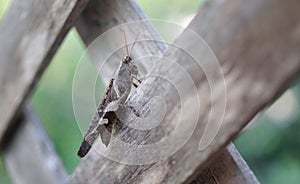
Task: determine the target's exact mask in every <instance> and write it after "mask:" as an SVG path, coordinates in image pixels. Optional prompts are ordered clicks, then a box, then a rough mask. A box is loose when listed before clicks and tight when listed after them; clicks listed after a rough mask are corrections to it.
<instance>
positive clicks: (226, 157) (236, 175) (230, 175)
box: [70, 1, 258, 183]
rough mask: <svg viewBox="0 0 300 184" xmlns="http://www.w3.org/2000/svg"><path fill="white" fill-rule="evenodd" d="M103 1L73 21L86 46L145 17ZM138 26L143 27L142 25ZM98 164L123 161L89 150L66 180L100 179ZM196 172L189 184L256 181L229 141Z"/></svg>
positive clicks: (130, 5) (106, 75)
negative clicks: (103, 34) (123, 24)
mask: <svg viewBox="0 0 300 184" xmlns="http://www.w3.org/2000/svg"><path fill="white" fill-rule="evenodd" d="M106 3H107V2H105V1H104V2H100V1H93V2H91V3H90V4H89V5H88V6H87V9H86V10H85V11H84V13H83V16H81V18H80V21H79V23H78V24H77V29H78V31H79V33H80V34H81V36H82V38H83V40H84V42H85V43H86V45H88V44H90V43H91V42H92V41H93V40H94V39H95V38H96V37H97V36H99V35H100V34H101V33H103V32H105V31H106V30H108V29H109V28H111V27H112V26H115V25H117V24H118V23H120V19H121V18H122V19H123V20H124V21H125V22H130V21H133V20H141V19H144V18H145V16H144V15H143V13H142V11H140V9H139V8H138V7H137V5H136V4H135V3H134V2H132V1H122V3H120V2H119V1H110V2H109V4H110V7H115V9H113V10H111V9H109V8H107V7H109V5H107V4H106ZM111 4H115V5H111ZM128 10H131V11H128ZM112 11H113V12H112ZM116 20H117V21H116ZM146 24H147V22H146ZM151 27H152V25H150V24H149V25H147V26H146V29H149V30H148V31H149V32H150V33H152V35H153V37H154V38H158V39H159V37H158V36H157V33H155V30H154V29H153V28H151ZM142 29H143V30H144V29H145V28H142ZM87 30H88V31H87ZM129 31H132V32H131V33H129V34H133V35H137V34H138V32H139V31H140V30H138V29H132V30H129ZM164 48H166V46H162V45H161V44H159V45H145V46H143V47H138V46H137V47H136V48H135V49H134V52H136V53H137V54H141V53H143V52H145V51H146V52H148V53H150V54H151V53H152V54H153V55H154V54H157V53H155V52H153V51H156V50H157V49H160V50H161V51H160V52H159V53H161V52H163V50H164ZM117 59H118V58H116V60H117ZM109 67H110V68H109V69H106V70H103V71H102V73H101V74H102V77H104V78H106V80H108V78H109V77H110V76H111V73H112V71H113V70H115V66H113V65H112V64H110V65H109ZM146 67H147V66H146ZM148 67H151V66H148ZM149 70H150V69H149ZM98 164H99V165H110V166H109V168H110V169H111V170H116V169H117V168H121V167H124V166H125V165H124V164H121V163H116V162H113V161H110V160H108V159H106V158H104V157H101V156H99V155H98V154H94V153H91V155H89V156H88V158H87V159H84V160H83V161H82V162H81V164H80V165H79V166H78V167H77V169H76V170H75V172H74V174H73V178H71V180H70V183H73V182H75V183H81V182H85V183H86V182H88V183H92V182H95V181H97V180H98V179H99V180H100V178H99V176H96V177H94V176H93V175H94V174H96V173H98V174H99V172H98V169H99V167H97V165H98ZM99 165H98V166H99ZM125 169H126V170H128V172H130V171H133V170H136V169H137V167H136V166H130V165H126V166H125ZM199 173H200V174H199ZM103 174H104V173H102V174H101V180H102V179H104V180H106V179H107V178H106V177H108V178H109V179H111V180H107V182H112V181H113V180H114V179H115V180H117V175H118V174H119V173H111V172H110V173H109V175H103ZM198 174H199V175H198V177H197V178H196V179H195V180H194V181H193V182H192V183H217V182H219V181H222V182H223V183H258V181H257V180H256V178H255V176H254V175H253V173H252V171H251V170H250V169H249V167H248V166H247V165H246V163H245V162H244V161H243V158H242V157H241V156H240V155H239V153H238V151H237V150H236V149H235V147H234V145H233V144H230V145H229V146H228V148H227V149H225V150H224V149H222V150H220V151H219V153H218V156H217V158H216V160H211V161H210V162H209V163H208V166H207V167H205V169H204V170H203V172H198ZM120 182H122V181H120ZM123 182H124V181H123Z"/></svg>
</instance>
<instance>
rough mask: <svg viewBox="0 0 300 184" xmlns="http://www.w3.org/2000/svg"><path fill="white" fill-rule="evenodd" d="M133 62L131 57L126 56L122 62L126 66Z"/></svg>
mask: <svg viewBox="0 0 300 184" xmlns="http://www.w3.org/2000/svg"><path fill="white" fill-rule="evenodd" d="M131 60H132V59H131V57H130V56H125V57H124V58H123V59H122V62H123V63H124V64H128V63H129V62H130V61H131Z"/></svg>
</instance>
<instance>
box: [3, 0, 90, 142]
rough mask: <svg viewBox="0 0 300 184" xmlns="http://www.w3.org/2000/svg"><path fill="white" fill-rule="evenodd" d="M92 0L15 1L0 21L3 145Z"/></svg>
mask: <svg viewBox="0 0 300 184" xmlns="http://www.w3.org/2000/svg"><path fill="white" fill-rule="evenodd" d="M87 2H88V0H54V1H48V0H42V1H37V0H28V1H18V0H14V1H13V2H12V5H11V6H10V8H9V9H8V11H7V13H6V14H5V16H4V17H3V19H2V21H1V24H0V40H1V45H0V56H1V57H0V101H1V105H0V146H1V145H3V143H4V142H5V140H4V136H5V134H6V132H7V131H8V129H10V128H12V127H13V123H12V122H13V118H14V116H15V114H16V112H17V111H18V110H19V109H20V106H21V105H22V104H23V102H24V100H25V99H26V98H27V96H28V94H29V93H30V92H31V91H32V89H33V87H34V86H35V85H36V83H37V81H38V80H39V78H40V76H41V74H42V73H43V71H44V70H45V68H46V66H47V64H48V63H49V61H50V60H51V58H52V56H53V55H54V53H55V51H56V49H57V48H58V46H59V45H60V43H61V41H62V40H63V39H64V37H65V35H66V33H67V32H68V31H69V29H70V28H71V27H72V26H73V24H74V21H75V20H76V19H77V17H78V15H79V14H80V13H81V10H82V9H83V8H84V6H85V5H86V3H87Z"/></svg>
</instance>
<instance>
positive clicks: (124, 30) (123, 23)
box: [122, 20, 129, 56]
mask: <svg viewBox="0 0 300 184" xmlns="http://www.w3.org/2000/svg"><path fill="white" fill-rule="evenodd" d="M122 24H123V33H124V39H125V46H126V53H127V56H129V51H128V45H127V37H126V32H125V26H124V21H123V20H122Z"/></svg>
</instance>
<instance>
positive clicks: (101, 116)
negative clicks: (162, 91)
mask: <svg viewBox="0 0 300 184" xmlns="http://www.w3.org/2000/svg"><path fill="white" fill-rule="evenodd" d="M123 33H124V38H125V45H126V53H127V55H126V56H125V57H124V58H123V59H122V60H121V64H120V66H119V68H118V70H117V72H116V74H115V76H114V77H113V78H112V79H111V80H110V82H109V85H108V86H107V88H106V90H105V93H104V96H103V97H102V100H101V101H100V103H99V105H98V107H97V110H96V113H95V114H94V116H93V119H92V121H91V123H90V125H89V128H88V130H87V132H86V134H85V135H84V138H83V141H82V143H81V146H80V148H79V150H78V152H77V155H78V156H79V157H81V158H82V157H84V156H85V155H86V154H87V153H88V152H89V150H90V149H91V147H92V144H93V143H94V142H95V140H96V138H97V137H98V136H99V135H100V137H101V140H102V142H103V143H104V144H105V145H106V146H108V144H109V142H110V138H111V132H112V127H113V123H114V120H116V119H117V117H116V115H115V113H114V112H116V111H117V110H118V109H119V107H120V106H125V102H126V100H127V98H128V95H129V94H130V91H131V87H132V85H134V86H135V87H137V85H136V84H135V83H134V82H133V79H134V78H135V79H136V80H137V81H138V82H141V81H140V80H139V79H138V78H137V77H138V68H137V66H136V65H135V63H134V62H133V61H132V58H131V57H130V56H129V51H128V45H127V39H126V33H125V31H124V30H123ZM135 43H136V40H135V42H134V43H133V45H132V47H131V50H132V48H133V46H134V44H135Z"/></svg>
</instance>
